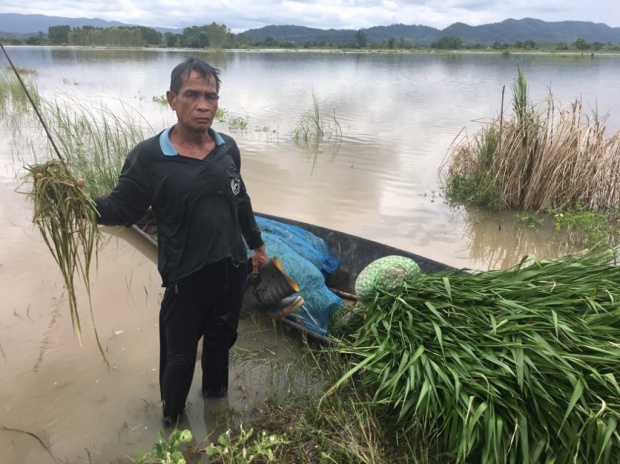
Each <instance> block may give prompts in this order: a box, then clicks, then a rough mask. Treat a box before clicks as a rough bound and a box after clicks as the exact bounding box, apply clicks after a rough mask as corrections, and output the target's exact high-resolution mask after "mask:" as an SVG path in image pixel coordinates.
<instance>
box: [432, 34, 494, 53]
mask: <svg viewBox="0 0 620 464" xmlns="http://www.w3.org/2000/svg"><path fill="white" fill-rule="evenodd" d="M500 46H501V45H500ZM431 47H433V48H439V49H441V50H459V49H461V48H463V41H462V40H461V39H460V38H459V37H457V36H455V35H448V36H445V35H444V36H442V37H440V38H439V40H437V42H433V43H432V44H431Z"/></svg>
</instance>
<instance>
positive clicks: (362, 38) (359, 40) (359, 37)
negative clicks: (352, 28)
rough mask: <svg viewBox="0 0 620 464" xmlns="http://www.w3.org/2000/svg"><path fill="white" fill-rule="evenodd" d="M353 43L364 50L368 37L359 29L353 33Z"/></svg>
mask: <svg viewBox="0 0 620 464" xmlns="http://www.w3.org/2000/svg"><path fill="white" fill-rule="evenodd" d="M355 43H356V45H357V46H358V47H359V48H364V47H366V45H368V37H366V33H365V32H364V31H362V30H361V29H359V30H358V31H357V32H356V33H355Z"/></svg>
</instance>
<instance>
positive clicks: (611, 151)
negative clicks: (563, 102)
mask: <svg viewBox="0 0 620 464" xmlns="http://www.w3.org/2000/svg"><path fill="white" fill-rule="evenodd" d="M518 71H519V72H518V78H517V80H516V82H515V83H514V84H513V86H512V91H513V105H512V106H513V108H512V109H513V113H512V115H511V117H509V116H506V115H505V114H504V111H503V102H502V111H501V112H500V115H499V117H498V118H496V119H495V120H493V121H492V122H491V123H489V124H488V125H487V126H486V127H484V128H483V129H482V130H481V131H480V132H479V133H477V134H476V135H474V136H473V137H470V136H468V135H467V133H465V134H464V135H463V136H459V137H457V139H456V140H455V143H454V144H453V145H452V146H451V147H450V150H449V152H448V156H447V159H446V160H445V161H444V163H443V165H442V166H441V168H440V177H442V178H443V187H444V190H445V192H446V197H447V198H448V200H449V201H451V202H452V203H461V204H470V205H475V206H482V207H485V208H490V209H494V210H505V209H512V210H534V211H543V210H547V211H558V210H572V209H580V210H591V211H610V210H612V209H613V208H614V207H615V206H616V205H617V204H618V202H619V200H620V189H619V188H618V185H619V182H620V156H619V155H620V132H619V133H617V134H615V135H614V136H612V137H611V138H608V137H606V135H605V119H606V118H604V117H603V118H601V117H598V115H596V114H595V115H593V116H592V117H589V116H587V115H585V114H584V112H583V105H582V102H581V100H576V101H575V102H573V103H572V104H570V105H568V106H565V107H561V108H558V107H556V105H555V102H554V99H553V95H552V94H551V92H550V93H549V96H548V98H547V101H546V107H544V108H542V109H541V108H539V107H537V106H535V105H534V104H532V103H531V102H530V101H529V100H528V96H527V83H526V80H525V77H524V74H523V72H522V70H521V69H519V70H518Z"/></svg>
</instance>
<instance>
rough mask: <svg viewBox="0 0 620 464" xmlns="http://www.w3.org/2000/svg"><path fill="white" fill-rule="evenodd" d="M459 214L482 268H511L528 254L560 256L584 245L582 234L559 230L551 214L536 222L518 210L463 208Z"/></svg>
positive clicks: (472, 251)
mask: <svg viewBox="0 0 620 464" xmlns="http://www.w3.org/2000/svg"><path fill="white" fill-rule="evenodd" d="M458 214H459V215H461V216H462V218H463V220H464V222H465V224H466V225H465V228H464V230H465V234H466V236H467V238H468V241H469V249H470V257H471V260H472V261H473V262H475V263H478V264H477V266H476V267H477V268H479V269H507V268H510V267H513V266H514V265H515V264H516V263H518V262H519V261H520V260H521V259H522V258H523V257H524V256H528V255H529V256H534V257H536V258H552V257H560V256H564V255H566V254H569V253H574V252H576V251H579V250H580V249H582V248H583V247H584V245H583V241H581V240H580V237H579V236H576V235H571V234H570V233H568V232H566V231H557V230H555V227H554V221H553V217H551V216H540V217H539V218H538V219H537V220H536V223H535V224H533V223H532V222H531V221H528V220H522V219H521V217H520V215H519V213H514V212H504V213H493V212H487V211H480V210H476V209H462V210H460V211H459V212H458Z"/></svg>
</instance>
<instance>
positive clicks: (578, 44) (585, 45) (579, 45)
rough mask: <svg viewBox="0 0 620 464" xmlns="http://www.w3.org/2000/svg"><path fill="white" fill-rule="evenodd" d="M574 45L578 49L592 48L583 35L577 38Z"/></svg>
mask: <svg viewBox="0 0 620 464" xmlns="http://www.w3.org/2000/svg"><path fill="white" fill-rule="evenodd" d="M573 45H574V46H575V48H576V49H577V50H587V49H588V48H590V44H589V43H588V42H587V41H586V39H583V38H581V37H579V38H578V39H577V40H575V41H574V42H573Z"/></svg>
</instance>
